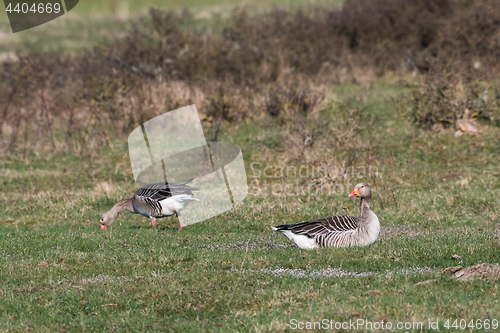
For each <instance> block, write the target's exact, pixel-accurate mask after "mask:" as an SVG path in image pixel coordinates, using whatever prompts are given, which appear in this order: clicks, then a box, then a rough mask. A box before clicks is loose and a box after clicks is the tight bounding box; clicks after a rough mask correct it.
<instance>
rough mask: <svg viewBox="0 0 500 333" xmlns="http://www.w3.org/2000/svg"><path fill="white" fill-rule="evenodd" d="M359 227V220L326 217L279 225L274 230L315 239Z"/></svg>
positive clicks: (339, 216) (344, 216)
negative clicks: (286, 231) (287, 231)
mask: <svg viewBox="0 0 500 333" xmlns="http://www.w3.org/2000/svg"><path fill="white" fill-rule="evenodd" d="M358 225H359V218H357V217H354V216H349V215H337V216H328V217H325V218H322V219H319V220H316V221H312V222H302V223H298V224H293V225H280V226H277V227H275V230H278V231H281V230H290V231H291V232H292V233H294V234H296V235H307V236H308V237H311V238H315V237H318V236H323V237H325V236H328V235H331V234H336V233H344V232H348V231H354V230H355V229H356V228H357V227H358Z"/></svg>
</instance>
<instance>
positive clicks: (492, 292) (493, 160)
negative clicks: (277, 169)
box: [0, 79, 500, 332]
mask: <svg viewBox="0 0 500 333" xmlns="http://www.w3.org/2000/svg"><path fill="white" fill-rule="evenodd" d="M398 91H401V88H400V87H399V86H398V85H397V84H396V83H392V82H391V81H390V80H388V79H385V80H380V81H378V82H376V83H375V84H374V86H373V87H372V88H371V89H368V90H367V89H364V88H361V87H359V86H355V85H343V86H339V87H335V88H334V89H333V93H334V94H336V96H337V98H339V99H352V98H354V97H358V99H359V102H358V103H360V104H370V105H371V107H370V108H369V109H368V110H367V112H368V113H370V114H371V116H373V117H375V118H377V120H376V122H375V126H374V129H372V130H371V131H368V133H365V134H363V135H365V136H366V137H365V139H368V136H371V138H372V144H373V157H372V158H373V161H374V162H373V163H374V164H375V165H377V166H378V171H379V174H378V176H377V178H376V180H377V185H378V189H379V191H380V195H381V196H382V199H383V200H384V204H385V209H382V208H381V204H380V200H379V196H378V195H375V199H374V200H373V204H372V208H373V210H374V211H375V212H376V214H377V215H378V216H379V219H380V221H381V225H382V232H381V235H380V238H379V240H378V241H377V242H376V243H375V244H373V245H371V246H368V247H363V248H346V249H322V250H319V251H304V250H300V249H298V248H295V247H293V246H292V245H291V244H290V243H289V242H288V241H287V240H286V239H285V238H284V237H282V236H281V235H279V234H276V233H274V232H272V231H271V226H274V225H278V224H281V223H293V222H300V221H306V220H314V219H316V218H320V217H323V216H328V215H332V214H335V213H339V214H340V213H348V214H354V215H356V214H357V213H358V201H357V200H355V199H349V198H347V193H348V191H350V190H352V187H353V185H354V184H355V183H356V182H359V181H367V182H369V183H372V179H370V178H369V177H364V178H359V179H358V178H357V175H356V174H355V175H354V177H347V179H346V181H345V183H344V184H343V185H344V193H342V194H337V195H328V194H323V195H311V196H307V195H299V196H294V195H289V196H279V195H276V196H262V195H255V191H254V188H253V187H251V189H250V194H249V196H248V197H247V199H246V200H245V202H244V203H243V204H241V205H240V206H238V207H237V208H236V209H234V210H232V211H229V212H226V213H224V214H222V215H220V216H217V217H214V218H212V219H210V220H208V221H204V222H201V223H198V224H195V225H192V226H188V227H186V228H185V229H184V230H183V231H182V232H177V231H176V227H175V226H176V220H175V219H174V218H165V219H162V220H159V227H157V228H156V229H152V228H151V227H150V224H149V222H148V220H147V219H145V218H144V217H142V216H137V215H133V214H129V213H123V214H122V215H120V216H119V218H118V219H117V221H116V222H115V224H114V225H113V226H112V227H111V228H109V229H108V230H107V231H105V232H101V231H100V230H99V228H98V219H99V216H100V214H101V213H102V212H104V211H106V210H107V209H109V208H110V207H111V206H112V205H113V204H114V203H115V202H116V201H117V200H119V199H122V198H125V197H128V196H130V195H131V194H132V193H133V191H134V190H135V187H134V184H133V179H132V176H131V172H130V164H129V160H128V156H127V147H126V145H125V144H124V142H122V141H116V142H115V144H114V148H113V149H111V148H102V149H101V148H100V149H99V150H97V151H96V152H95V154H94V156H93V157H85V158H81V157H79V156H75V155H74V154H72V153H56V154H53V153H46V154H39V155H38V156H37V155H33V156H31V157H30V159H29V161H23V160H19V159H16V158H15V157H6V156H3V157H2V160H0V168H1V169H2V173H1V177H0V184H1V189H0V200H1V201H2V202H3V204H2V206H1V207H0V223H1V226H0V253H1V256H0V330H1V331H14V332H18V331H24V330H26V329H32V330H33V331H36V332H45V331H46V332H54V331H59V330H65V331H66V332H81V331H89V332H93V331H95V332H103V331H109V330H110V331H116V332H126V331H130V332H135V331H152V332H171V331H174V332H198V331H203V332H204V331H214V332H218V331H221V332H235V331H239V332H277V331H280V332H284V331H285V330H286V331H287V332H289V331H290V330H291V328H292V327H291V320H292V319H297V320H299V321H321V320H322V319H328V320H334V321H340V322H344V321H349V320H350V319H351V320H357V319H365V320H368V321H372V322H375V321H378V322H380V321H381V320H384V321H385V322H387V321H390V322H391V323H392V324H393V325H396V323H397V322H398V321H401V322H411V323H413V322H422V323H423V325H424V326H423V327H424V329H423V331H426V332H427V331H429V332H430V331H432V330H430V329H428V326H427V325H428V320H429V319H430V320H432V321H435V320H436V319H439V323H440V329H443V324H444V322H445V320H446V319H453V320H455V319H466V320H467V323H469V322H470V320H471V319H474V320H477V319H482V320H485V319H489V320H492V319H497V320H500V317H499V314H500V304H499V303H498V292H499V281H498V279H496V280H495V279H488V278H486V279H477V280H473V281H469V282H463V283H462V282H458V281H456V280H454V279H453V278H452V277H450V276H448V275H446V274H441V273H440V272H439V270H440V269H443V268H446V267H450V266H458V265H462V266H471V265H476V264H478V263H481V262H488V263H499V262H500V240H499V235H500V229H499V228H498V226H499V223H500V221H499V220H500V214H499V207H500V199H499V197H500V196H499V194H500V181H499V180H500V179H499V178H500V169H499V168H498V165H500V164H499V163H500V157H499V156H500V155H499V151H500V146H499V145H498V143H497V141H496V140H495V139H498V137H499V134H498V129H497V128H493V127H486V128H485V130H484V132H483V133H482V134H481V135H480V136H477V137H472V136H462V137H460V138H457V139H455V138H453V130H443V131H441V132H426V131H421V130H418V129H416V128H414V127H413V126H412V125H411V124H410V123H408V121H407V120H406V119H405V118H404V117H402V116H401V115H400V114H399V113H398V110H394V109H393V108H392V107H391V105H390V103H388V102H387V101H388V97H389V96H394V95H395V94H396V93H397V92H398ZM326 116H328V115H326ZM328 119H329V118H328ZM269 124H270V125H269ZM270 126H271V127H272V126H277V125H276V124H274V123H273V121H272V120H270V119H267V120H266V121H262V122H259V121H248V122H243V123H240V124H239V126H238V128H237V129H236V128H235V127H232V126H229V125H226V126H225V128H223V131H222V132H221V137H220V140H221V141H229V142H235V143H237V144H239V145H240V146H241V147H247V146H253V145H254V144H255V142H258V141H260V140H262V138H263V137H265V136H266V135H267V133H268V132H269V128H270ZM206 130H207V133H210V130H211V129H210V128H206ZM273 140H275V142H276V144H271V143H270V141H269V142H268V141H265V142H264V143H263V144H261V145H259V146H257V147H255V148H254V149H251V150H247V151H245V155H244V156H245V162H246V164H247V171H248V176H249V182H251V181H253V180H254V178H253V174H252V173H251V171H250V165H251V163H252V162H255V161H259V162H262V166H265V165H268V166H278V165H282V163H281V162H280V160H281V158H282V156H281V155H282V151H281V150H280V149H281V141H282V140H283V136H277V137H275V138H273ZM271 141H272V140H271ZM357 154H358V155H357V157H356V159H355V165H357V166H362V165H366V156H365V155H366V152H357ZM393 154H394V158H393V157H392V156H393ZM329 158H333V156H325V159H329ZM296 165H297V166H299V165H300V163H299V164H296ZM451 174H458V176H450V177H448V176H447V175H451ZM295 180H296V179H287V180H286V181H287V182H290V183H293V182H294V181H295ZM299 180H300V181H301V182H305V183H307V181H310V180H311V179H309V178H308V179H299ZM258 181H259V182H260V183H261V184H262V183H263V182H265V181H267V182H269V183H270V184H279V183H281V182H282V181H283V180H282V179H266V178H265V177H263V176H261V177H259V178H258ZM391 188H392V189H393V191H394V195H395V198H396V200H397V206H396V202H394V199H393V197H392V190H391ZM455 254H456V255H460V256H461V257H462V258H463V262H459V261H458V260H456V259H453V258H452V255H455ZM333 269H340V270H342V271H343V272H347V273H349V272H353V273H357V275H354V276H332V275H331V273H332V270H333ZM287 272H288V273H287ZM360 273H365V274H360ZM280 274H281V275H280ZM315 274H316V275H315ZM301 276H302V277H301ZM434 279H435V280H436V281H434V282H430V283H428V284H424V285H418V286H416V283H418V282H422V281H427V280H434ZM452 330H453V329H452ZM292 331H293V330H292ZM335 331H336V330H335ZM407 331H410V332H411V331H418V330H417V329H415V330H412V329H409V330H407ZM456 331H459V330H456ZM463 331H472V330H471V329H466V330H463ZM474 331H478V330H474ZM479 331H481V330H479Z"/></svg>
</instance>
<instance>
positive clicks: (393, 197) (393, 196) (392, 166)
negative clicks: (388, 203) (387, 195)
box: [391, 150, 398, 209]
mask: <svg viewBox="0 0 500 333" xmlns="http://www.w3.org/2000/svg"><path fill="white" fill-rule="evenodd" d="M393 170H394V150H393V151H392V160H391V192H392V199H394V204H395V205H396V209H398V202H397V201H396V196H395V195H394V188H393V187H392V172H393Z"/></svg>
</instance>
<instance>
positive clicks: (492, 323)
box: [444, 319, 498, 330]
mask: <svg viewBox="0 0 500 333" xmlns="http://www.w3.org/2000/svg"><path fill="white" fill-rule="evenodd" d="M444 327H445V328H447V329H449V330H450V329H453V328H454V329H461V330H464V329H466V328H470V329H478V330H480V329H486V330H488V329H494V330H496V329H497V328H498V320H497V319H493V320H489V319H485V320H481V319H477V320H474V319H471V320H470V321H469V322H468V321H467V320H465V319H460V320H459V319H455V321H454V322H451V319H448V320H447V321H446V322H445V323H444Z"/></svg>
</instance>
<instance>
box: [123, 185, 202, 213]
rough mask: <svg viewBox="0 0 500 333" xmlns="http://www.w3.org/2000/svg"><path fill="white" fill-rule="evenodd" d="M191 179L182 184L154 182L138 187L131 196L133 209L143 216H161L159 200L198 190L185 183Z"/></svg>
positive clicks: (190, 193)
mask: <svg viewBox="0 0 500 333" xmlns="http://www.w3.org/2000/svg"><path fill="white" fill-rule="evenodd" d="M191 180H192V179H191ZM191 180H188V181H187V182H185V183H182V184H171V183H167V182H161V183H154V184H149V185H146V186H144V187H142V188H140V189H138V190H137V191H136V192H135V193H134V196H133V198H132V203H133V206H134V210H135V211H136V212H137V213H139V214H142V215H144V216H152V217H162V216H163V214H162V206H161V204H160V201H162V200H165V199H168V198H170V197H173V196H175V195H180V194H189V195H193V192H192V191H198V190H199V189H198V188H195V187H191V186H189V185H187V183H189V182H190V181H191Z"/></svg>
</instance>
